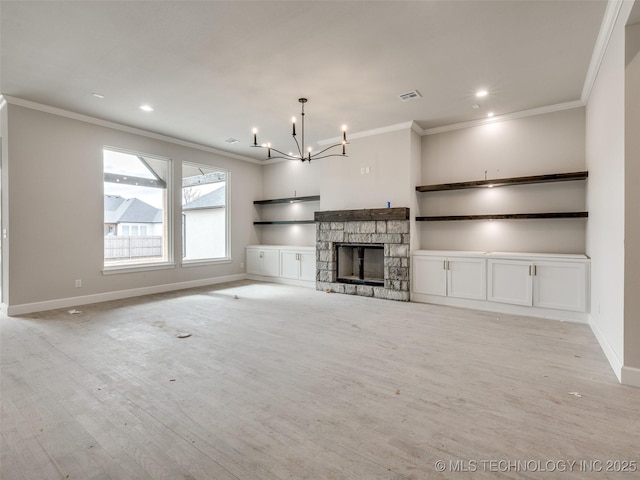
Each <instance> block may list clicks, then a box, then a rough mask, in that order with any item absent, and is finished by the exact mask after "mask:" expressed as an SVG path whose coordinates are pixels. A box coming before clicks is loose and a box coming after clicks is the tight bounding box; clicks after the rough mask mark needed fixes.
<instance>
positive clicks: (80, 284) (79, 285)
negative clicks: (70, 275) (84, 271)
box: [76, 280, 82, 288]
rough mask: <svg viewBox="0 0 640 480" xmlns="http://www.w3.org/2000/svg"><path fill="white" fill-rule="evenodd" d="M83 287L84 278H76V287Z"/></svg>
mask: <svg viewBox="0 0 640 480" xmlns="http://www.w3.org/2000/svg"><path fill="white" fill-rule="evenodd" d="M80 287H82V280H76V288H80Z"/></svg>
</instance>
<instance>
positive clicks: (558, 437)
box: [0, 281, 640, 480]
mask: <svg viewBox="0 0 640 480" xmlns="http://www.w3.org/2000/svg"><path fill="white" fill-rule="evenodd" d="M236 296H237V298H235V297H236ZM79 309H80V310H81V311H82V313H80V314H77V315H71V314H69V313H68V311H67V309H65V310H58V311H52V312H44V313H40V314H32V315H28V316H22V317H13V318H7V317H6V316H4V317H3V318H2V319H1V320H0V327H1V348H2V352H1V353H2V359H1V362H2V363H1V368H2V370H1V382H2V383H1V389H2V390H1V422H2V423H1V433H2V435H1V444H0V448H1V458H0V461H1V466H0V472H1V473H0V476H1V478H2V479H7V480H14V479H27V480H34V479H67V478H69V479H83V480H85V479H95V480H98V479H99V480H103V479H127V480H129V479H135V480H138V479H140V480H143V479H171V480H175V479H179V480H194V479H216V480H232V479H243V480H244V479H247V480H258V479H267V480H271V479H279V480H282V479H390V480H399V479H430V478H494V477H498V478H545V479H551V478H598V479H602V478H624V479H631V478H640V473H638V472H635V473H633V472H624V473H613V472H603V471H597V470H599V469H600V470H605V469H606V467H607V466H608V465H607V463H606V462H607V461H616V460H620V461H623V462H624V461H635V462H637V461H640V454H639V451H640V389H634V388H631V387H625V386H621V385H619V384H618V383H617V381H616V379H615V376H614V374H613V372H612V371H611V369H610V367H609V366H608V364H607V362H606V360H605V358H604V356H603V354H602V352H601V350H600V348H599V346H598V344H597V342H596V340H595V339H594V337H593V335H592V333H591V331H590V330H589V328H588V327H587V326H585V325H578V324H571V323H562V322H557V321H548V320H540V319H533V318H526V317H516V316H509V315H502V314H499V315H496V314H491V313H485V312H477V311H471V310H463V309H455V308H449V307H441V306H433V305H425V304H417V303H398V302H392V301H385V300H377V299H372V298H363V297H353V296H346V295H338V294H327V293H324V292H317V291H314V290H311V289H305V288H300V287H290V286H283V285H275V284H268V283H256V282H248V281H247V282H237V283H232V284H227V285H218V286H215V287H209V288H200V289H194V290H188V291H183V292H177V293H168V294H162V295H154V296H150V297H144V298H137V299H130V300H126V301H115V302H109V303H103V304H96V305H88V306H83V307H79ZM179 333H191V334H192V335H191V337H189V338H177V337H176V335H178V334H179ZM438 460H443V461H444V462H445V464H444V467H445V468H444V470H445V471H444V472H443V473H439V472H438V467H439V466H440V465H441V464H436V462H437V461H438ZM490 460H491V461H492V462H493V463H490V462H489V461H490ZM562 461H568V462H571V461H576V462H587V463H578V464H574V466H573V471H566V472H558V471H556V472H549V470H550V469H551V468H557V469H565V470H571V468H569V467H568V466H565V467H562V465H563V464H562V463H561V462H562ZM456 462H457V463H456ZM474 462H475V463H474ZM505 462H511V463H510V464H505ZM516 462H518V463H516ZM534 462H537V463H534ZM549 462H553V463H549ZM598 462H602V463H601V464H599V463H598ZM474 465H475V467H474ZM599 465H600V468H599ZM619 465H622V464H619ZM587 467H589V468H590V469H592V470H596V472H592V473H589V474H586V473H585V472H584V471H581V470H585V468H587ZM611 468H612V469H613V470H616V469H618V468H619V467H616V466H615V465H614V464H611ZM456 469H458V470H465V469H467V470H476V471H475V473H463V472H459V471H458V472H456V471H454V470H456ZM541 469H544V470H546V471H540V470H541ZM629 469H632V467H629ZM637 469H640V466H638V467H637ZM532 470H537V471H532Z"/></svg>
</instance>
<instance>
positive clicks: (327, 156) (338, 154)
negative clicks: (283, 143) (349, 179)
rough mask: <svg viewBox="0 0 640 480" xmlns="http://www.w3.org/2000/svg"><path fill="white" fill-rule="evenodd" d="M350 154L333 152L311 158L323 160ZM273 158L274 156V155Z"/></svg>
mask: <svg viewBox="0 0 640 480" xmlns="http://www.w3.org/2000/svg"><path fill="white" fill-rule="evenodd" d="M348 156H349V155H347V154H346V153H345V154H344V155H343V154H342V153H332V154H330V155H323V156H321V157H314V156H312V157H311V160H321V159H323V158H329V157H348ZM272 158H273V157H272Z"/></svg>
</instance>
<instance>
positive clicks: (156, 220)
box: [103, 149, 172, 268]
mask: <svg viewBox="0 0 640 480" xmlns="http://www.w3.org/2000/svg"><path fill="white" fill-rule="evenodd" d="M103 160H104V223H105V225H109V226H111V228H105V232H107V233H106V234H105V237H104V266H105V268H116V267H123V266H142V265H154V264H159V263H166V262H170V261H171V260H172V258H171V245H170V238H171V236H170V234H169V232H171V228H170V221H169V219H170V218H171V216H170V215H169V205H170V202H169V199H170V198H171V192H170V181H169V180H170V179H169V173H170V171H171V168H170V162H171V161H170V160H169V159H165V158H158V157H152V156H149V155H144V154H138V153H130V152H123V151H117V150H111V149H104V150H103Z"/></svg>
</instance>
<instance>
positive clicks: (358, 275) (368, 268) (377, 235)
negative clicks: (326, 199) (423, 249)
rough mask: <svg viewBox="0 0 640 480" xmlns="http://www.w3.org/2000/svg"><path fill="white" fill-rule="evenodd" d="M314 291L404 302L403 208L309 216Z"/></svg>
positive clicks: (406, 216) (406, 257) (406, 223)
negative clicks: (312, 236) (312, 219)
mask: <svg viewBox="0 0 640 480" xmlns="http://www.w3.org/2000/svg"><path fill="white" fill-rule="evenodd" d="M315 221H316V289H317V290H330V291H332V292H336V293H345V294H349V295H361V296H366V297H377V298H385V299H389V300H400V301H405V302H406V301H409V290H410V289H409V278H410V276H409V265H410V262H409V251H410V248H409V225H410V222H409V209H408V208H379V209H364V210H336V211H324V212H316V213H315Z"/></svg>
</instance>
